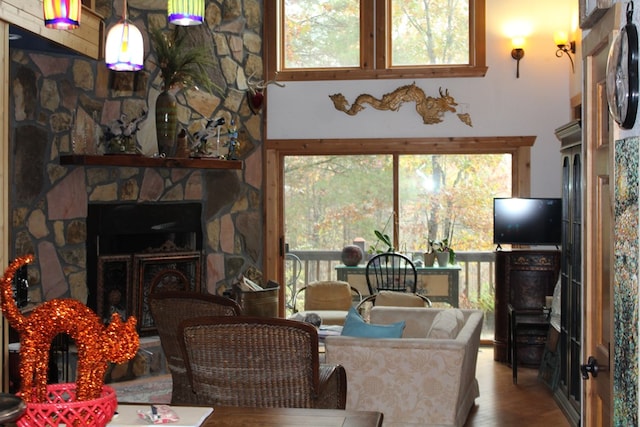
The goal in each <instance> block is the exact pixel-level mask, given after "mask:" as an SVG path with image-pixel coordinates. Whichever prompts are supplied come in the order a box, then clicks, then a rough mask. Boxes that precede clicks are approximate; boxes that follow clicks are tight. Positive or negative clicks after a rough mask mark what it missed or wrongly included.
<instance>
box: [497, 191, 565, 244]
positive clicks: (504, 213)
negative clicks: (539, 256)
mask: <svg viewBox="0 0 640 427" xmlns="http://www.w3.org/2000/svg"><path fill="white" fill-rule="evenodd" d="M561 241H562V199H551V198H496V199H493V243H495V244H497V245H501V244H502V245H505V244H510V245H532V246H533V245H540V246H542V245H545V246H550V245H555V246H558V245H560V244H561Z"/></svg>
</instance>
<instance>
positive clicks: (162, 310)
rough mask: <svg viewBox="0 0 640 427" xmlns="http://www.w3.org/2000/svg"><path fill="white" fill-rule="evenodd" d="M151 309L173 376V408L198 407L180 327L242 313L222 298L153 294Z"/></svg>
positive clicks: (235, 305) (170, 293) (187, 293)
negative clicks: (192, 320)
mask: <svg viewBox="0 0 640 427" xmlns="http://www.w3.org/2000/svg"><path fill="white" fill-rule="evenodd" d="M149 309H150V310H151V315H152V316H153V321H154V322H155V324H156V327H157V329H158V335H159V336H160V344H161V345H162V351H163V352H164V355H165V358H166V360H167V366H168V368H169V372H170V373H171V380H172V382H173V388H172V392H171V404H173V405H179V404H196V403H197V402H196V401H195V397H196V396H195V394H194V393H193V391H192V390H191V385H190V384H189V379H188V378H187V370H186V368H185V365H184V360H183V358H182V352H181V351H180V344H179V343H178V325H179V324H180V322H182V321H183V320H185V319H189V318H192V317H198V316H237V315H239V314H240V312H241V310H240V306H239V305H238V304H237V303H236V302H235V301H233V300H231V299H229V298H225V297H221V296H219V295H211V294H202V293H197V292H177V291H167V292H157V293H152V294H151V296H150V297H149Z"/></svg>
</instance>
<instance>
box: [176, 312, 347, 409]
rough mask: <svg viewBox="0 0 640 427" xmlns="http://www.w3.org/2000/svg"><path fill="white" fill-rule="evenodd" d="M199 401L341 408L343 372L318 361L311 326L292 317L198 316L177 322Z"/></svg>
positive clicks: (316, 334)
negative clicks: (179, 323)
mask: <svg viewBox="0 0 640 427" xmlns="http://www.w3.org/2000/svg"><path fill="white" fill-rule="evenodd" d="M179 340H180V346H181V349H182V353H183V356H184V359H185V362H186V366H187V375H188V376H189V379H190V381H191V386H192V388H193V391H194V392H195V393H196V395H197V400H198V402H199V403H200V404H204V405H212V406H214V407H215V406H248V407H286V408H320V409H344V406H345V400H346V391H347V384H346V374H345V371H344V368H342V367H341V366H337V365H326V364H320V362H319V353H318V333H317V331H316V329H315V327H313V326H311V325H309V324H307V323H304V322H299V321H295V320H287V319H281V318H264V317H261V318H258V317H245V316H237V317H201V318H197V319H190V320H185V321H184V322H182V324H181V326H180V332H179Z"/></svg>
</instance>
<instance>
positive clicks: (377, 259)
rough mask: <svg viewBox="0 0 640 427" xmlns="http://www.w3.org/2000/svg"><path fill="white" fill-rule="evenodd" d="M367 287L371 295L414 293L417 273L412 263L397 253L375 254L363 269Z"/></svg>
mask: <svg viewBox="0 0 640 427" xmlns="http://www.w3.org/2000/svg"><path fill="white" fill-rule="evenodd" d="M365 276H366V278H367V286H368V287H369V293H370V294H371V295H375V294H377V293H378V292H379V291H395V292H411V293H415V292H416V286H417V283H418V272H417V271H416V266H415V265H414V264H413V262H412V261H411V260H410V259H409V258H408V257H407V256H405V255H402V254H400V253H397V252H383V253H381V254H377V255H375V256H373V257H371V259H369V262H367V267H366V268H365Z"/></svg>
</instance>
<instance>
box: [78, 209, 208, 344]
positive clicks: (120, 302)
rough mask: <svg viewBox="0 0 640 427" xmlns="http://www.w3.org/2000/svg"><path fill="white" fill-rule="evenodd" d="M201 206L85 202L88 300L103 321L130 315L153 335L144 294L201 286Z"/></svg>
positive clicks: (144, 330) (142, 328) (191, 289)
mask: <svg viewBox="0 0 640 427" xmlns="http://www.w3.org/2000/svg"><path fill="white" fill-rule="evenodd" d="M201 212H202V205H201V204H200V203H169V204H139V203H138V204H136V203H117V204H90V205H89V206H88V215H87V286H88V291H89V298H88V302H87V303H88V305H89V307H91V308H92V309H94V310H95V311H96V313H98V314H99V315H100V316H101V317H102V319H103V320H104V321H105V322H108V321H109V318H110V317H111V314H112V313H118V314H119V315H120V316H121V317H122V318H123V319H124V318H126V317H129V316H131V315H134V316H136V317H137V319H138V332H139V333H140V334H141V335H149V334H154V333H155V332H156V331H155V325H154V322H153V319H152V317H151V314H150V311H149V309H148V304H147V301H148V297H149V295H150V294H151V293H152V292H154V291H159V290H184V291H187V290H189V291H200V284H201V282H202V274H203V268H202V259H203V256H202V240H203V239H202V234H203V233H202V220H201Z"/></svg>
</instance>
